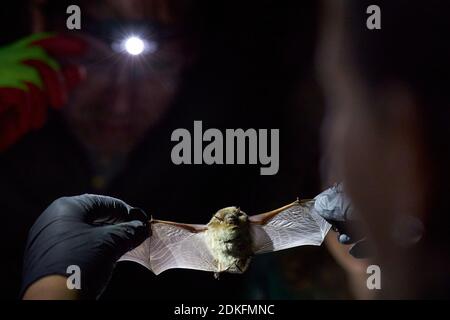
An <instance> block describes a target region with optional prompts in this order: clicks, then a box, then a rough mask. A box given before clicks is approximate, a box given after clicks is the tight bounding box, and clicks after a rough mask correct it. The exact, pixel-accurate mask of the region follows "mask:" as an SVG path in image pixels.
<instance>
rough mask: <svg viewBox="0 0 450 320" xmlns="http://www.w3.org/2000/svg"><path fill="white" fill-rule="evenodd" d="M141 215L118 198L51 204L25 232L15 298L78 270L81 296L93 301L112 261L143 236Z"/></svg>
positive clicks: (144, 226)
mask: <svg viewBox="0 0 450 320" xmlns="http://www.w3.org/2000/svg"><path fill="white" fill-rule="evenodd" d="M147 221H148V218H147V216H146V214H145V213H144V212H143V211H142V210H140V209H138V208H133V207H131V206H129V205H128V204H126V203H125V202H123V201H122V200H119V199H115V198H111V197H107V196H99V195H89V194H85V195H81V196H75V197H64V198H59V199H57V200H56V201H54V202H53V203H52V204H51V205H50V206H49V207H48V208H47V209H46V210H45V211H44V212H43V213H42V214H41V216H39V218H38V219H37V220H36V222H35V223H34V225H33V227H32V228H31V230H30V232H29V235H28V241H27V246H26V249H25V256H24V268H23V280H22V287H21V296H23V294H24V293H25V291H26V289H27V288H28V287H29V286H30V285H31V284H32V283H34V282H35V281H37V280H39V279H40V278H42V277H45V276H48V275H62V276H69V275H68V274H67V268H68V266H71V265H76V266H78V267H79V268H80V271H81V277H80V278H81V292H80V293H81V297H82V298H98V297H99V296H100V295H101V293H102V292H103V290H104V288H105V287H106V285H107V283H108V281H109V279H110V277H111V274H112V271H113V268H114V266H115V263H116V261H117V260H118V259H119V258H120V257H121V256H122V255H123V254H124V253H126V252H127V251H129V250H131V249H133V248H135V247H136V246H138V245H139V244H141V243H142V242H143V241H144V240H145V239H146V238H147V237H148V236H149V232H150V228H149V227H148V225H147Z"/></svg>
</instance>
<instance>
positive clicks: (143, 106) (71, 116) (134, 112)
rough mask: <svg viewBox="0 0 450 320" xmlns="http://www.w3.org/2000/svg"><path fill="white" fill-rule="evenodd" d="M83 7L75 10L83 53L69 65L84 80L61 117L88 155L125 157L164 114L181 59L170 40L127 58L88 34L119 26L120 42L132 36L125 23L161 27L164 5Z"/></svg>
mask: <svg viewBox="0 0 450 320" xmlns="http://www.w3.org/2000/svg"><path fill="white" fill-rule="evenodd" d="M85 3H86V4H85V5H83V6H82V7H81V10H82V28H81V31H80V32H78V33H77V34H78V35H79V36H81V37H82V38H84V39H85V40H86V41H87V42H88V43H89V45H90V46H89V51H88V54H86V56H83V57H80V59H79V60H75V61H73V62H75V63H79V64H81V65H82V66H84V68H85V69H86V71H87V72H86V79H85V81H84V82H82V83H81V84H80V86H79V87H78V88H77V89H76V90H75V91H74V92H73V93H71V95H70V98H69V104H68V106H67V107H66V108H65V109H64V110H63V115H64V117H65V119H66V121H67V123H68V124H69V126H70V128H71V130H72V131H73V132H74V133H75V135H76V136H77V137H78V139H79V140H80V141H81V142H82V144H84V145H85V146H87V147H88V148H89V149H91V150H93V151H95V152H98V153H107V154H115V153H126V152H128V151H130V149H131V148H132V147H133V146H134V145H135V144H136V143H137V142H138V141H139V140H140V139H141V138H142V137H143V136H144V134H145V133H146V132H147V131H148V129H149V128H151V127H152V126H154V125H155V124H156V123H157V122H158V121H159V120H160V119H161V117H162V116H163V115H164V114H165V112H166V111H167V109H168V108H169V105H170V103H171V101H172V99H173V97H174V95H175V93H176V91H177V87H178V84H179V78H180V74H181V71H182V69H183V66H184V64H185V58H184V55H183V52H182V48H181V45H180V41H178V40H176V39H175V40H174V39H171V40H161V42H157V43H156V45H157V46H156V50H155V51H154V52H151V53H145V54H142V55H141V56H131V55H129V54H127V53H126V52H116V51H115V50H113V49H112V48H111V43H108V41H105V39H101V38H99V37H97V36H96V34H92V33H91V32H90V31H89V26H88V24H90V26H92V25H93V27H92V29H95V24H96V23H98V24H99V25H101V24H102V23H104V22H105V21H114V20H119V21H120V23H118V25H117V30H116V31H118V32H116V33H115V34H116V35H117V36H118V37H121V38H125V37H126V36H128V35H130V34H131V33H132V32H133V30H129V28H127V25H126V23H127V21H132V22H134V21H144V22H145V21H150V22H157V23H161V22H163V23H165V22H167V21H164V19H165V18H167V17H166V16H167V11H165V9H164V8H162V7H161V6H164V2H161V1H134V0H133V1H117V0H115V1H112V0H110V1H96V2H92V3H91V2H87V1H86V2H85ZM152 3H153V5H151V4H152ZM158 3H159V6H158V5H157V4H158ZM161 3H162V4H161ZM165 15H166V16H165ZM87 17H88V18H87ZM124 22H125V24H124ZM83 23H85V25H83ZM112 26H113V27H114V24H112ZM112 31H113V30H112ZM111 34H113V33H111ZM150 35H151V34H150ZM110 40H122V39H110Z"/></svg>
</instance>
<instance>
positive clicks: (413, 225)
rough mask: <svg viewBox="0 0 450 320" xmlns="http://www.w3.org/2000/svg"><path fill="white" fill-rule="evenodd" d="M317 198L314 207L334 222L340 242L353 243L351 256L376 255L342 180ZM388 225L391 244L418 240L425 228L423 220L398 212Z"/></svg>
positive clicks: (334, 228) (405, 244) (333, 225)
mask: <svg viewBox="0 0 450 320" xmlns="http://www.w3.org/2000/svg"><path fill="white" fill-rule="evenodd" d="M315 200H316V201H315V203H314V209H315V211H316V212H317V213H318V214H319V215H320V216H321V217H322V218H324V219H325V220H327V221H328V222H329V223H330V224H331V225H332V228H333V230H334V231H336V232H337V233H338V240H339V242H340V243H342V244H353V246H352V247H351V248H350V251H349V253H350V254H351V255H352V256H354V257H355V258H361V259H362V258H368V257H371V256H373V255H374V252H375V249H374V247H373V245H372V244H371V243H370V241H368V240H366V238H365V235H364V227H363V224H362V221H361V220H360V219H359V218H358V215H357V214H356V213H355V212H354V210H353V207H352V204H351V202H350V200H349V199H348V198H347V197H346V195H345V193H344V189H343V185H342V183H338V184H336V185H334V186H333V187H331V188H329V189H327V190H325V191H324V192H322V193H321V194H319V195H318V196H317V197H315ZM386 227H387V228H390V236H391V238H390V240H391V241H392V245H396V246H400V247H404V248H405V247H409V246H411V245H414V244H416V243H417V242H419V241H420V239H421V238H422V235H423V232H424V226H423V224H422V222H421V221H420V220H419V219H417V218H415V217H413V216H410V215H407V214H397V216H396V219H394V220H393V223H392V225H389V226H386Z"/></svg>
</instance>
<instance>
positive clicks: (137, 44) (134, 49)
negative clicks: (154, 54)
mask: <svg viewBox="0 0 450 320" xmlns="http://www.w3.org/2000/svg"><path fill="white" fill-rule="evenodd" d="M123 45H124V49H125V51H126V52H128V53H129V54H131V55H133V56H136V55H139V54H141V53H142V52H144V49H145V43H144V41H143V40H142V39H141V38H139V37H136V36H132V37H129V38H127V39H125V40H124V43H123Z"/></svg>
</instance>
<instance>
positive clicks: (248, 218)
mask: <svg viewBox="0 0 450 320" xmlns="http://www.w3.org/2000/svg"><path fill="white" fill-rule="evenodd" d="M330 227H331V225H330V224H329V223H328V222H327V221H326V220H325V219H323V218H322V217H321V216H319V214H317V213H316V212H315V210H314V200H302V201H299V200H297V201H295V202H293V203H291V204H288V205H286V206H283V207H281V208H278V209H276V210H273V211H270V212H266V213H262V214H258V215H247V214H246V213H245V212H243V211H242V210H241V209H240V208H238V207H227V208H223V209H220V210H219V211H217V212H216V213H215V214H214V216H213V217H212V218H211V220H210V221H209V223H208V224H206V225H200V224H185V223H177V222H171V221H162V220H153V219H152V220H150V228H151V231H152V233H151V236H150V237H149V238H148V239H147V240H145V241H144V242H143V243H142V244H141V245H140V246H138V247H137V248H135V249H134V250H131V251H129V252H127V253H126V254H125V255H124V256H122V257H121V258H120V260H121V261H123V260H128V261H134V262H137V263H139V264H141V265H143V266H145V267H146V268H148V269H149V270H151V271H152V272H153V273H155V274H156V275H158V274H160V273H161V272H163V271H165V270H168V269H175V268H182V269H194V270H203V271H210V272H214V275H215V277H216V278H218V277H219V275H220V273H222V272H230V273H243V272H245V271H246V270H247V268H248V266H249V263H250V261H251V258H252V257H253V256H254V255H255V254H262V253H267V252H273V251H279V250H284V249H288V248H293V247H297V246H303V245H317V246H318V245H320V244H321V243H322V241H323V239H324V238H325V236H326V234H327V232H328V230H329V229H330Z"/></svg>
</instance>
